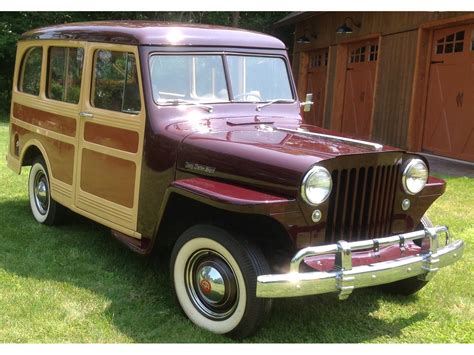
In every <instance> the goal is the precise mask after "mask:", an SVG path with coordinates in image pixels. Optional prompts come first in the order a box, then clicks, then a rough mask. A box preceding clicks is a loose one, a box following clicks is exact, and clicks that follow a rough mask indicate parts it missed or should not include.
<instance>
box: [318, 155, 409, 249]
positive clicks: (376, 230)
mask: <svg viewBox="0 0 474 355" xmlns="http://www.w3.org/2000/svg"><path fill="white" fill-rule="evenodd" d="M332 180H333V190H332V193H331V197H330V200H329V209H328V217H327V221H326V236H325V239H326V242H335V241H338V240H341V239H343V240H347V241H353V240H361V239H369V238H379V237H385V236H387V235H389V234H390V221H391V217H392V213H393V203H394V199H395V191H396V188H397V182H398V181H400V163H397V164H395V165H380V166H376V167H359V168H351V169H340V170H333V172H332Z"/></svg>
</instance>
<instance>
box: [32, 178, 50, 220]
mask: <svg viewBox="0 0 474 355" xmlns="http://www.w3.org/2000/svg"><path fill="white" fill-rule="evenodd" d="M34 198H35V204H36V207H37V209H38V211H39V213H41V214H43V215H44V214H46V212H48V207H49V190H48V181H47V180H46V175H45V174H44V172H42V171H39V172H38V173H37V174H36V176H35V181H34Z"/></svg>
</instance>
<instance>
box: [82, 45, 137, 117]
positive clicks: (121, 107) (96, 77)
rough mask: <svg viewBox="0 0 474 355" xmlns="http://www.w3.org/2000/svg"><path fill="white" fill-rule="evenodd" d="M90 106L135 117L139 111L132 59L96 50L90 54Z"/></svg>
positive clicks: (135, 76)
mask: <svg viewBox="0 0 474 355" xmlns="http://www.w3.org/2000/svg"><path fill="white" fill-rule="evenodd" d="M92 82H93V90H92V94H91V95H92V97H91V103H92V106H94V107H98V108H103V109H106V110H112V111H119V112H125V113H132V114H136V113H138V112H139V111H140V109H141V103H140V90H139V87H138V73H137V66H136V62H135V56H134V55H133V54H132V53H126V52H113V51H108V50H102V49H101V50H97V51H96V52H95V54H94V73H93V78H92Z"/></svg>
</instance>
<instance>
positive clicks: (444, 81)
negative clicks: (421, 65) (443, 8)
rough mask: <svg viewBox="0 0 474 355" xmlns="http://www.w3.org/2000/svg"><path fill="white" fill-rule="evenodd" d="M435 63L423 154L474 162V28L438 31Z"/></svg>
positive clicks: (431, 68)
mask: <svg viewBox="0 0 474 355" xmlns="http://www.w3.org/2000/svg"><path fill="white" fill-rule="evenodd" d="M431 59H432V60H431V66H430V77H429V84H428V99H427V103H426V117H425V127H424V133H423V150H425V151H427V152H432V153H435V154H439V155H444V156H447V157H452V158H457V159H462V160H468V161H473V162H474V24H471V25H465V26H460V27H454V28H449V29H443V30H438V31H435V32H434V35H433V48H432V57H431Z"/></svg>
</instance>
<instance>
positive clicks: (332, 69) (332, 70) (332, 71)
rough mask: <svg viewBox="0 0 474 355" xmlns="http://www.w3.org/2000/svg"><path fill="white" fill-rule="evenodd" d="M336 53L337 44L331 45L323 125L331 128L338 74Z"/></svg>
mask: <svg viewBox="0 0 474 355" xmlns="http://www.w3.org/2000/svg"><path fill="white" fill-rule="evenodd" d="M336 55H337V46H331V47H329V63H328V79H327V80H326V99H325V101H326V102H325V103H324V107H325V109H324V118H323V127H324V128H329V127H330V126H331V115H332V105H333V95H332V93H333V90H334V80H332V78H334V76H335V75H336Z"/></svg>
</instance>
